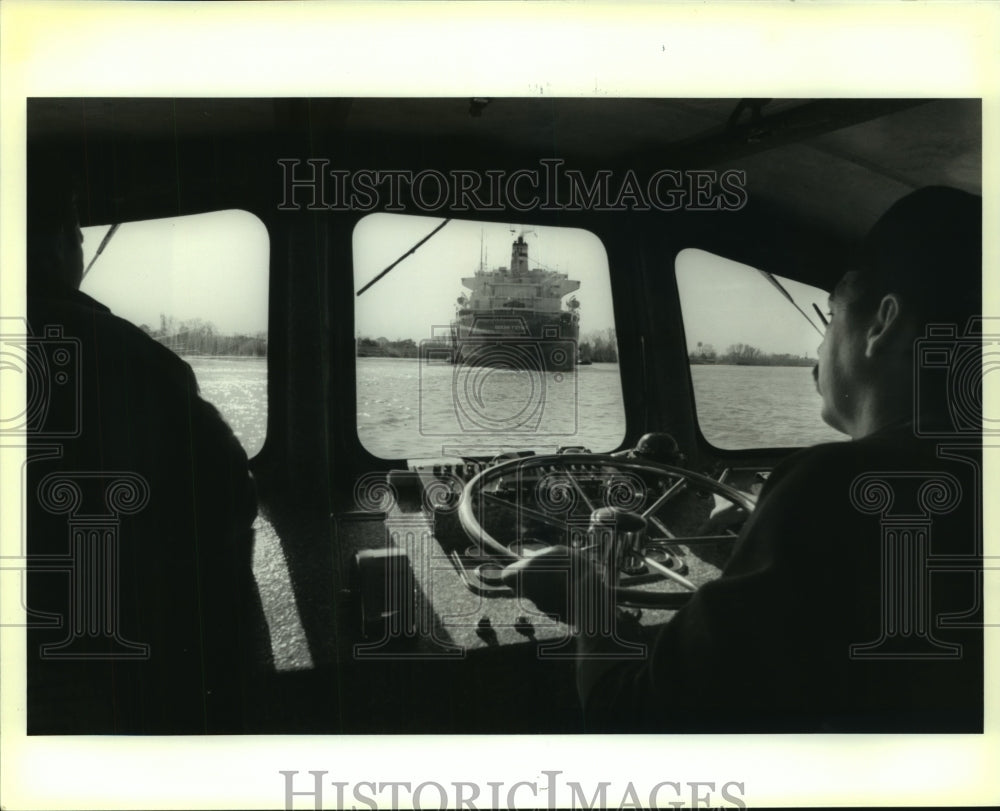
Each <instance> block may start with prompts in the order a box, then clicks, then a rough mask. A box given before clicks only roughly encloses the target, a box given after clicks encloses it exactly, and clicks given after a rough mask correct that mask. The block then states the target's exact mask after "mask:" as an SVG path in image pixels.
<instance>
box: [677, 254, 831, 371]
mask: <svg viewBox="0 0 1000 811" xmlns="http://www.w3.org/2000/svg"><path fill="white" fill-rule="evenodd" d="M776 278H778V279H779V280H780V281H781V283H782V285H783V286H784V288H785V289H786V290H787V291H788V292H789V293H790V294H791V296H792V298H794V299H795V301H796V302H797V303H798V305H799V306H800V307H801V308H802V309H803V310H805V311H806V313H807V314H808V316H809V317H810V318H811V319H812V322H813V323H814V324H816V326H818V327H820V328H822V325H821V324H820V323H819V319H818V317H817V316H816V313H815V311H814V310H813V307H812V305H813V304H817V305H818V306H819V307H820V309H821V310H823V312H824V314H825V313H826V312H827V309H826V300H827V296H828V295H829V294H828V292H827V291H825V290H820V289H819V288H816V287H812V286H811V285H807V284H801V283H799V282H794V281H791V280H790V279H785V278H782V277H776ZM677 286H678V289H679V290H680V296H681V308H682V310H683V313H684V332H685V336H686V338H687V345H688V349H689V350H694V349H695V347H696V346H697V344H698V342H699V341H701V342H702V343H708V344H712V346H713V347H714V348H715V351H716V352H719V353H722V352H725V351H726V348H727V347H728V346H730V345H732V344H737V343H744V344H750V345H752V346H756V347H757V348H758V349H761V350H763V351H764V352H766V353H769V354H781V353H788V354H791V355H807V356H809V357H811V358H814V357H816V348H817V347H818V346H819V343H820V341H821V340H822V336H821V335H820V334H819V333H818V332H817V331H816V330H815V329H813V328H812V327H811V326H809V322H807V321H806V319H805V318H804V317H803V316H802V315H801V314H800V313H799V312H798V311H797V310H796V309H795V307H793V306H792V304H791V303H790V302H789V301H788V299H786V298H785V297H784V296H782V295H781V292H780V291H779V290H778V289H777V288H776V287H774V285H772V284H771V283H770V282H768V281H767V280H766V279H765V278H764V276H762V275H761V274H760V273H758V272H756V271H755V270H754V269H753V268H751V267H750V266H748V265H741V264H740V263H738V262H732V261H730V260H728V259H722V258H720V257H718V256H713V255H712V254H710V253H706V252H705V251H700V250H695V249H689V250H685V251H681V253H680V254H678V256H677Z"/></svg>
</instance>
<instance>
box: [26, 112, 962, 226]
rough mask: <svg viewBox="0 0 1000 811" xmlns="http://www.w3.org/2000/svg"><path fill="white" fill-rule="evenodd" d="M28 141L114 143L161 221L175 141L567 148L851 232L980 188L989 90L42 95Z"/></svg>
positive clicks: (495, 156) (242, 153) (238, 145)
mask: <svg viewBox="0 0 1000 811" xmlns="http://www.w3.org/2000/svg"><path fill="white" fill-rule="evenodd" d="M28 135H29V143H48V144H51V145H53V146H55V147H57V148H59V147H60V145H64V146H65V145H69V146H70V147H71V149H70V151H71V152H72V147H73V145H76V148H77V151H78V153H79V154H81V155H83V154H87V153H89V154H94V151H95V150H96V149H98V148H99V147H100V145H101V144H105V145H107V144H111V145H112V148H111V151H112V152H113V154H114V160H115V161H116V165H115V171H114V176H115V177H116V178H130V179H131V183H132V185H131V186H130V187H128V186H127V184H126V185H123V187H122V188H120V189H116V190H115V193H116V195H117V197H118V201H119V204H120V205H119V208H118V210H119V211H126V212H127V211H129V200H128V198H129V196H130V195H133V196H143V197H145V198H146V199H145V200H144V201H143V204H142V206H140V207H138V208H137V209H136V210H137V211H138V210H139V209H141V211H142V212H143V213H144V215H148V212H149V211H150V210H151V209H153V210H155V207H156V202H155V199H153V200H151V199H150V198H156V196H157V195H158V194H162V196H163V199H162V203H163V214H162V216H167V215H169V214H172V213H177V212H176V211H175V210H172V209H171V206H175V205H176V201H177V193H176V182H175V181H167V180H165V179H164V180H162V182H159V183H158V182H157V180H156V176H157V171H156V164H159V163H165V164H169V163H172V161H170V160H165V159H164V155H169V154H172V152H171V151H170V150H166V151H164V149H163V146H164V143H165V142H169V143H172V144H174V145H176V144H178V143H180V144H181V146H182V147H184V146H185V145H187V146H189V147H190V149H189V150H188V151H189V153H192V154H193V153H196V152H197V150H198V149H199V146H198V145H199V144H210V145H211V148H212V150H213V155H214V156H215V157H214V158H213V160H214V161H215V163H214V164H213V165H214V167H215V170H216V171H218V165H219V161H220V160H225V159H226V156H227V155H231V156H233V157H231V158H230V161H231V162H232V163H233V166H232V167H230V171H231V173H232V174H235V171H234V170H235V169H236V166H235V163H236V161H237V160H238V161H239V167H238V170H239V172H240V173H242V174H246V173H247V163H246V162H247V161H248V160H251V161H252V160H254V158H255V156H256V157H257V159H258V160H259V161H260V163H261V165H262V166H264V165H268V164H270V162H271V161H272V160H273V156H274V155H275V154H277V153H278V152H280V151H281V150H282V149H288V148H289V146H292V147H293V148H294V149H295V150H296V151H295V152H294V153H293V154H295V156H300V157H309V156H310V153H311V154H315V155H317V156H322V157H330V158H331V159H332V161H334V162H336V160H337V158H338V157H343V159H344V162H345V163H344V165H348V166H358V165H362V164H363V163H364V161H366V160H369V161H371V162H372V163H370V164H368V165H371V166H372V168H380V167H381V168H389V167H390V166H392V168H414V169H416V168H424V167H427V166H444V165H446V164H449V163H450V164H451V165H452V166H454V167H459V166H461V167H462V168H476V167H479V168H484V167H487V166H490V165H499V166H510V165H513V164H515V163H516V162H517V161H528V162H529V163H527V165H528V166H529V167H531V166H537V160H538V159H539V158H541V157H560V158H563V159H564V160H565V161H566V163H567V165H578V166H581V167H588V168H602V167H607V168H616V167H618V168H621V167H626V166H629V167H633V166H634V167H644V168H647V169H649V168H718V169H725V168H735V169H743V170H745V171H746V172H747V188H748V191H749V194H750V196H751V199H753V200H756V201H760V202H764V203H765V204H766V206H767V208H768V210H770V211H774V212H777V213H779V214H781V215H783V216H786V217H787V218H788V221H789V223H796V222H798V223H801V224H802V225H803V226H805V227H809V228H811V229H814V230H817V231H821V232H825V233H827V234H828V235H829V236H830V237H831V238H835V239H843V240H849V239H853V238H855V237H857V236H859V235H860V234H861V233H863V232H864V230H865V229H867V228H868V227H869V226H870V224H871V223H872V222H873V221H874V219H875V218H876V217H877V216H878V214H879V213H881V212H882V211H883V210H884V209H885V208H886V207H887V206H888V205H889V204H891V203H892V202H893V201H894V200H895V199H897V198H898V197H900V196H901V195H903V194H905V193H906V192H907V191H909V190H910V189H912V188H916V187H919V186H923V185H927V184H937V183H944V184H950V185H955V186H958V187H959V188H962V189H966V190H968V191H973V192H977V193H980V192H981V171H982V156H981V152H982V142H981V105H980V102H979V100H978V99H944V100H920V99H897V100H880V99H867V100H865V99H854V100H847V99H845V100H832V99H828V100H799V99H773V100H767V99H764V100H758V101H754V100H746V101H740V100H738V99H650V98H630V99H601V98H579V99H571V98H569V99H568V98H558V99H534V98H532V99H524V98H500V99H469V98H361V99H339V98H337V99H310V100H303V99H255V98H228V99H128V98H114V99H32V100H29V105H28ZM81 144H85V145H86V149H84V148H82V147H81ZM147 147H148V148H147ZM258 153H259V154H258ZM220 156H221V157H220ZM87 160H88V161H89V160H91V158H87ZM470 160H471V161H474V163H472V164H470V163H469V161H470ZM129 161H131V162H132V163H134V164H138V163H140V162H143V161H147V162H149V163H152V164H154V165H153V166H138V165H136V166H129V165H128V163H129ZM271 165H273V164H271ZM88 169H89V167H88ZM173 170H174V167H172V166H169V165H166V166H164V169H163V171H165V172H166V171H173ZM224 174H225V173H224ZM137 178H139V179H142V182H143V183H145V184H146V185H145V186H144V187H143V190H142V192H141V194H140V193H139V192H137V191H136V190H137V189H138V186H137V184H138V183H139V182H140V181H139V180H137Z"/></svg>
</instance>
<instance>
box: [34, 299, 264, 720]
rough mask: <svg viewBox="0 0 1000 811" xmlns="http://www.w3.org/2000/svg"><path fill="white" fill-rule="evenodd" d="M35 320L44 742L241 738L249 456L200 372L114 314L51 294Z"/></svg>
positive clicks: (37, 583) (37, 680)
mask: <svg viewBox="0 0 1000 811" xmlns="http://www.w3.org/2000/svg"><path fill="white" fill-rule="evenodd" d="M28 316H29V321H30V324H31V328H32V333H33V336H34V337H33V341H32V342H31V346H30V348H29V353H34V359H35V361H36V363H35V367H36V369H37V374H36V375H35V378H33V379H32V380H29V401H30V400H31V398H32V397H33V394H37V395H38V396H37V397H35V408H34V410H33V411H31V412H30V416H29V431H28V441H29V450H28V454H29V462H28V465H27V475H26V485H27V487H26V500H27V505H26V506H27V517H28V524H27V552H28V555H29V560H30V567H31V569H30V572H31V573H30V575H29V582H28V608H29V611H30V612H32V616H31V617H29V620H30V621H31V623H32V625H33V626H34V627H32V628H30V630H29V635H28V699H29V701H28V731H29V733H50V734H66V733H89V734H95V733H114V732H125V733H160V734H162V733H197V732H237V731H240V729H241V724H242V721H241V719H242V717H243V714H244V710H245V707H244V706H243V704H244V697H243V689H242V687H241V681H242V678H243V674H244V673H245V665H246V660H247V657H248V655H249V654H248V651H247V648H246V642H247V639H248V638H249V635H250V634H251V633H252V630H251V628H250V627H249V626H250V625H252V624H253V623H257V622H259V613H258V610H257V608H256V605H257V604H256V603H255V599H256V597H255V595H256V592H255V587H254V584H253V580H252V568H251V560H252V541H253V534H252V529H251V525H252V523H253V521H254V518H255V516H256V511H257V507H256V498H255V495H254V488H253V481H252V478H251V476H250V473H249V469H248V466H247V457H246V454H245V453H244V451H243V449H242V447H241V446H240V444H239V442H238V441H237V439H236V438H235V436H234V435H233V433H232V431H231V430H230V429H229V427H228V426H227V425H226V423H225V422H224V421H223V419H222V418H221V417H220V416H219V413H218V412H217V411H216V409H215V408H214V407H213V406H212V405H211V404H209V403H207V402H206V401H204V400H203V399H201V397H199V395H198V386H197V382H196V380H195V377H194V373H193V372H192V370H191V368H190V366H188V365H187V364H186V363H184V362H183V361H182V360H181V359H180V358H178V357H177V356H176V355H174V354H173V353H172V352H171V351H170V350H168V349H166V348H165V347H163V346H161V345H160V344H159V343H157V342H156V341H155V340H153V339H152V338H151V337H149V336H148V335H147V334H145V333H144V332H143V331H141V330H139V329H137V328H136V327H135V326H133V325H132V324H130V323H128V322H127V321H124V320H123V319H121V318H117V317H115V316H114V315H112V314H111V313H110V311H109V310H108V309H107V308H106V307H104V306H103V305H101V304H99V303H98V302H96V301H94V300H93V299H91V298H89V297H88V296H86V295H84V294H82V293H79V292H76V291H63V292H62V293H61V294H58V295H41V294H35V295H32V296H30V298H29V306H28ZM39 612H44V613H45V614H47V615H48V621H50V622H54V623H56V624H55V626H53V625H51V624H48V625H47V624H46V622H43V621H42V620H41V619H40V618H41V617H42V614H41V613H39Z"/></svg>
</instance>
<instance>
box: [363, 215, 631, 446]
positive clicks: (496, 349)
mask: <svg viewBox="0 0 1000 811" xmlns="http://www.w3.org/2000/svg"><path fill="white" fill-rule="evenodd" d="M443 222H444V221H443V220H441V219H439V218H438V219H435V218H430V217H413V216H404V215H396V214H382V213H379V214H371V215H369V216H367V217H365V218H364V219H362V220H361V221H360V222H359V223H358V225H357V227H356V228H355V231H354V239H353V250H354V282H355V291H356V292H357V295H356V296H355V305H354V319H355V325H354V326H355V343H356V350H357V394H356V396H357V414H358V423H357V429H358V438H359V439H360V441H361V443H362V445H364V446H365V448H366V449H367V450H368V451H369V452H370V453H372V454H373V455H375V456H378V457H381V458H385V459H401V458H402V459H414V458H428V457H441V456H487V455H494V454H498V453H504V452H507V451H512V450H535V451H538V452H545V453H552V452H554V451H555V450H556V449H557V448H559V447H565V446H583V447H586V448H589V449H590V450H592V451H595V452H605V451H610V450H614V449H615V448H617V447H619V446H620V445H621V443H622V441H623V440H624V437H625V409H624V404H623V400H622V390H621V379H620V377H619V373H618V348H617V342H616V339H615V324H614V315H613V312H614V311H613V308H612V303H611V283H610V279H609V274H608V260H607V254H606V253H605V250H604V246H603V245H602V243H601V241H600V240H599V239H598V238H597V237H596V236H595V235H594V234H592V233H590V232H588V231H583V230H579V229H571V228H550V227H542V226H534V225H511V224H510V223H480V222H468V221H460V220H451V221H448V222H447V224H446V225H444V226H443V227H441V228H440V230H439V231H436V232H435V229H437V228H438V227H439V226H441V225H442V223H443ZM432 232H434V233H433V235H431V234H432ZM428 235H431V236H430V237H429V238H427V237H428ZM425 238H427V239H426V241H423V242H422V240H424V239H425ZM418 243H419V245H418ZM415 246H416V247H415ZM397 260H400V261H398V262H397ZM389 268H391V269H389ZM387 269H389V270H388V272H385V271H386V270H387Z"/></svg>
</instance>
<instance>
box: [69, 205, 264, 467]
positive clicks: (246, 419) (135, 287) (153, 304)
mask: <svg viewBox="0 0 1000 811" xmlns="http://www.w3.org/2000/svg"><path fill="white" fill-rule="evenodd" d="M110 227H111V226H95V227H92V228H84V229H83V253H84V257H83V260H84V268H85V269H86V268H88V266H89V270H87V272H86V275H85V276H84V278H83V284H82V285H81V286H80V289H81V290H82V291H83V292H84V293H86V294H87V295H89V296H92V297H93V298H95V299H97V300H98V301H100V302H101V303H102V304H104V305H106V306H107V307H108V308H109V309H110V310H111V312H113V313H114V314H115V315H117V316H119V317H121V318H124V319H126V320H127V321H131V322H132V323H133V324H135V325H136V326H137V327H139V328H140V329H141V330H143V331H144V332H146V333H147V334H148V335H150V336H151V337H153V338H155V339H156V340H157V341H159V342H160V343H162V344H164V345H165V346H167V347H169V348H170V349H172V350H173V351H174V352H176V353H177V354H178V355H180V356H181V357H183V358H184V360H185V361H186V362H187V363H188V364H189V365H190V366H191V368H192V369H193V370H194V373H195V376H196V377H197V379H198V386H199V389H200V391H201V396H202V397H204V398H205V399H206V400H208V401H209V402H211V403H213V404H214V405H215V407H216V408H218V409H219V412H220V413H221V414H222V416H223V417H224V418H225V420H226V422H228V423H229V425H230V426H231V427H232V429H233V432H234V433H235V434H236V436H237V437H238V438H239V440H240V442H241V443H242V444H243V448H244V450H245V451H246V452H247V455H248V456H253V455H254V454H256V453H257V452H258V451H259V450H260V449H261V447H262V446H263V445H264V436H265V432H266V429H267V289H268V257H269V241H268V237H267V229H266V228H265V227H264V224H263V223H262V222H261V221H260V220H259V219H257V218H256V217H255V216H253V215H252V214H250V213H249V212H246V211H217V212H212V213H210V214H199V215H196V216H190V217H174V218H170V219H164V220H146V221H142V222H129V223H123V224H122V225H120V226H119V227H118V228H117V230H116V231H115V232H114V234H112V236H111V238H110V239H109V240H108V241H107V243H106V244H105V246H104V250H103V251H102V252H101V254H100V255H99V256H97V258H96V260H94V256H95V254H96V253H97V251H98V248H99V247H100V245H101V243H102V241H103V240H104V239H105V236H106V235H107V233H108V231H109V230H110ZM92 260H93V264H91V262H92Z"/></svg>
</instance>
